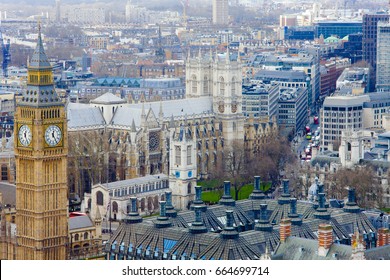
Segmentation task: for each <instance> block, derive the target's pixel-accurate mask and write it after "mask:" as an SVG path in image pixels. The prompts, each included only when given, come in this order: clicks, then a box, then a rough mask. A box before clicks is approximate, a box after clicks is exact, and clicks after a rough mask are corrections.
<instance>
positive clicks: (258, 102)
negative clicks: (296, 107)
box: [242, 83, 279, 118]
mask: <svg viewBox="0 0 390 280" xmlns="http://www.w3.org/2000/svg"><path fill="white" fill-rule="evenodd" d="M278 100H279V86H278V84H276V83H274V84H273V85H270V84H269V85H266V84H262V85H257V84H250V85H243V87H242V112H243V114H244V115H245V116H250V115H253V116H254V117H258V116H269V117H270V118H271V117H272V116H276V115H277V113H278Z"/></svg>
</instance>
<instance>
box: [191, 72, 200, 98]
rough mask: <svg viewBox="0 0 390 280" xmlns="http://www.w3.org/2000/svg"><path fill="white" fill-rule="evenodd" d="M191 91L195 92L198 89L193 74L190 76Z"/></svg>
mask: <svg viewBox="0 0 390 280" xmlns="http://www.w3.org/2000/svg"><path fill="white" fill-rule="evenodd" d="M191 88H192V89H191V91H192V93H193V94H196V93H197V91H198V85H197V81H196V76H195V75H192V76H191Z"/></svg>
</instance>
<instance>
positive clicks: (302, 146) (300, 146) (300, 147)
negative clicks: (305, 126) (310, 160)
mask: <svg viewBox="0 0 390 280" xmlns="http://www.w3.org/2000/svg"><path fill="white" fill-rule="evenodd" d="M309 126H310V130H311V131H316V129H317V128H318V127H319V124H314V123H311V124H310V125H309ZM309 143H310V142H309V140H307V139H306V137H305V135H304V136H303V137H300V138H299V140H298V144H297V145H298V148H297V149H296V151H297V154H298V156H299V155H300V154H303V152H304V151H305V149H306V146H307V145H308V144H309Z"/></svg>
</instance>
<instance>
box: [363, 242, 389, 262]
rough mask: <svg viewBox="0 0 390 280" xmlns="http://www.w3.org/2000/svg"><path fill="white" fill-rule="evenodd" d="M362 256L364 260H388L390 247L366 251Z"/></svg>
mask: <svg viewBox="0 0 390 280" xmlns="http://www.w3.org/2000/svg"><path fill="white" fill-rule="evenodd" d="M364 256H365V257H366V260H390V245H386V246H381V247H375V248H371V249H368V250H366V251H365V252H364Z"/></svg>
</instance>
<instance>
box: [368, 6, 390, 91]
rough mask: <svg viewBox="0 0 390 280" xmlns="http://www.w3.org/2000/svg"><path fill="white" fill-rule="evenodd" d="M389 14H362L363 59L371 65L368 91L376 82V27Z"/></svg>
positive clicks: (385, 19)
mask: <svg viewBox="0 0 390 280" xmlns="http://www.w3.org/2000/svg"><path fill="white" fill-rule="evenodd" d="M389 18H390V15H389V14H384V13H381V14H365V15H363V27H362V29H363V40H362V41H363V60H365V61H366V62H367V63H369V64H370V66H371V68H372V69H371V71H370V91H373V90H374V89H375V82H376V62H377V59H376V54H377V28H378V22H379V21H389Z"/></svg>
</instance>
